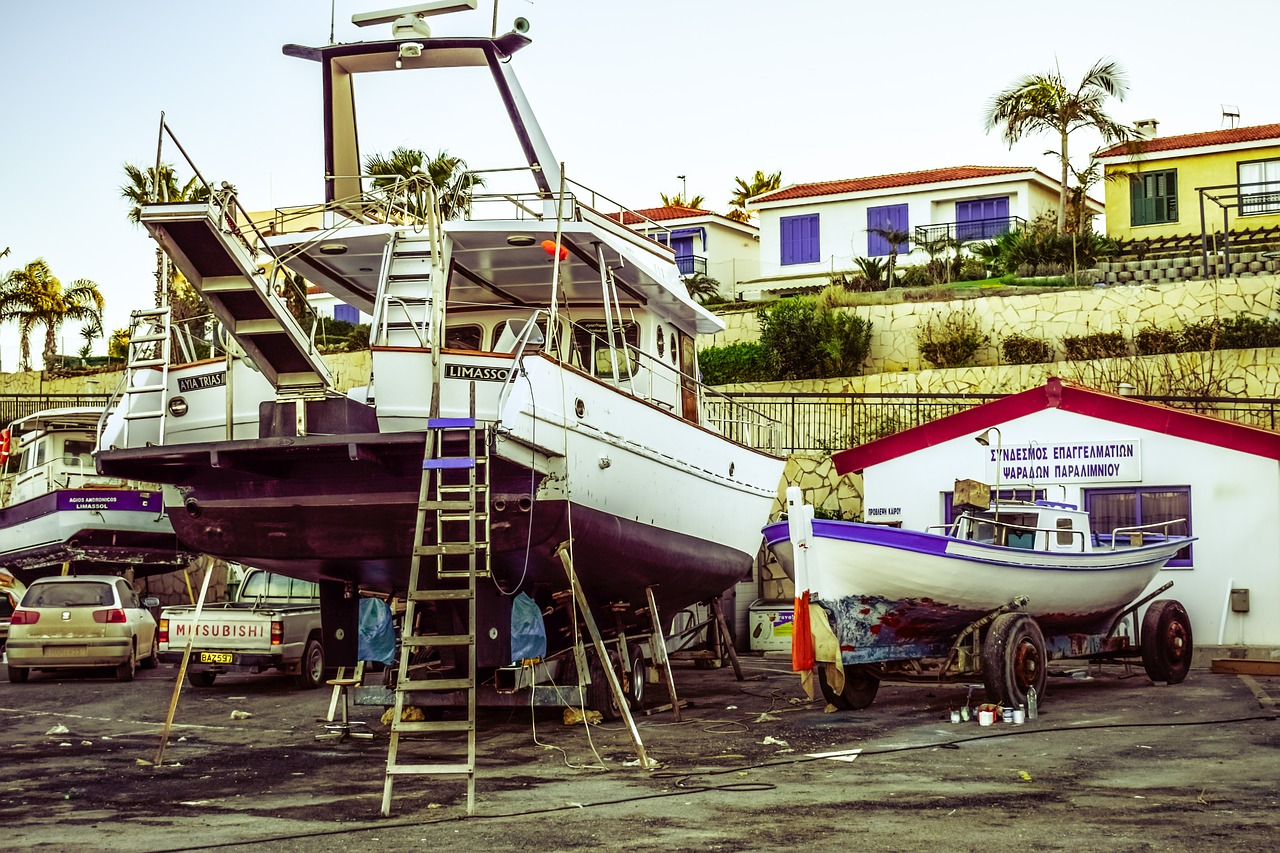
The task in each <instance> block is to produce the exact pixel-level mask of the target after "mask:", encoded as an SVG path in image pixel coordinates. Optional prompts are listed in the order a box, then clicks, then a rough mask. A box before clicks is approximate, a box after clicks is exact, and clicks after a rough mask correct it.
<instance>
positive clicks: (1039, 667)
mask: <svg viewBox="0 0 1280 853" xmlns="http://www.w3.org/2000/svg"><path fill="white" fill-rule="evenodd" d="M1048 661H1049V658H1048V655H1047V653H1046V652H1045V647H1044V634H1043V633H1042V632H1041V631H1040V626H1039V625H1038V624H1036V620H1034V619H1032V618H1031V617H1030V616H1028V615H1027V614H1025V613H1001V614H1000V615H999V616H997V617H996V620H995V621H994V622H992V623H991V627H990V628H988V629H987V636H986V638H985V639H983V641H982V683H983V686H985V687H986V689H987V699H988V700H990V701H992V702H996V703H999V704H1000V705H1002V706H1004V707H1005V708H1017V707H1018V706H1020V705H1021V706H1024V707H1025V706H1026V704H1027V693H1028V692H1029V691H1030V690H1031V689H1032V688H1035V691H1036V698H1037V700H1038V701H1042V700H1043V699H1044V687H1045V682H1046V681H1047V680H1048V677H1049V666H1048Z"/></svg>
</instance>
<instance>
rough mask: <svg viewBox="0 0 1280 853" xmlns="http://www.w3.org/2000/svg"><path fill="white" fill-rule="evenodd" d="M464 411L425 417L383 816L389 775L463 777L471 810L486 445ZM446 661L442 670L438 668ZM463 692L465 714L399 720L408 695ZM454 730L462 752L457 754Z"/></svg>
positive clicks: (484, 570) (485, 556)
mask: <svg viewBox="0 0 1280 853" xmlns="http://www.w3.org/2000/svg"><path fill="white" fill-rule="evenodd" d="M471 411H472V415H473V416H472V417H470V418H432V419H431V420H430V421H428V424H427V442H426V452H425V454H424V458H423V460H422V485H421V487H420V489H419V492H418V513H417V520H416V522H415V525H414V534H413V555H412V559H411V561H410V565H409V587H408V589H407V591H406V594H405V612H404V625H403V628H402V631H401V637H400V665H399V671H398V677H397V679H396V685H395V697H396V701H395V710H394V712H393V716H392V718H391V738H390V743H389V745H388V747H387V775H386V780H385V783H384V786H383V791H382V814H383V816H389V815H390V814H391V788H392V784H393V782H394V780H395V777H396V776H410V775H417V776H428V775H431V776H445V775H465V776H466V778H467V814H472V813H473V812H474V811H475V798H476V775H475V771H476V579H477V578H479V577H488V576H489V450H488V441H487V433H486V430H485V427H483V426H479V425H477V424H476V420H475V417H474V413H475V402H474V397H473V400H472V404H471ZM459 580H462V581H464V582H465V585H460V584H459ZM449 581H453V583H452V584H450V583H449ZM433 611H434V612H433ZM431 617H434V618H431ZM428 649H430V650H434V651H436V652H438V653H439V655H440V659H439V660H438V661H431V662H428V663H423V662H422V660H421V659H422V657H423V656H424V655H425V654H426V653H427V650H428ZM449 658H452V666H449V665H447V664H446V661H447V660H448V659H449ZM464 690H465V691H466V694H467V716H466V719H465V720H417V721H406V720H404V719H403V717H404V711H405V709H406V708H407V707H410V701H409V694H411V693H413V692H415V691H439V692H460V691H464ZM406 735H409V736H411V737H407V738H406V737H405V736H406ZM462 735H465V737H466V748H465V758H462V757H460V754H461V753H462V752H463V749H462V745H461V744H460V743H459V741H460V736H462ZM405 741H408V743H406V742H405ZM406 746H407V747H408V749H406V750H405V751H407V752H411V753H419V752H420V753H430V754H429V755H426V754H424V755H422V756H421V757H416V756H415V757H414V758H412V759H410V758H407V757H406V756H404V755H402V754H401V748H402V747H406ZM442 755H443V756H447V759H448V760H446V758H443V757H441V756H442Z"/></svg>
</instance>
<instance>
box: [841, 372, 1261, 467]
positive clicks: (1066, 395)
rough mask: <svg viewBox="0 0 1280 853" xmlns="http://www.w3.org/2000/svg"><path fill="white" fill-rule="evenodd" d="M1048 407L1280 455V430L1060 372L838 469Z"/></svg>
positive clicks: (907, 433)
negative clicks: (1067, 379) (1073, 380)
mask: <svg viewBox="0 0 1280 853" xmlns="http://www.w3.org/2000/svg"><path fill="white" fill-rule="evenodd" d="M1046 409H1061V410H1062V411H1064V412H1075V413H1076V414H1079V415H1087V416H1088V417H1092V418H1098V419H1100V420H1106V421H1112V422H1114V423H1119V424H1125V425H1127V426H1132V427H1138V428H1139V429H1145V430H1150V431H1152V432H1158V433H1163V434H1164V435H1171V436H1174V437H1177V438H1185V439H1189V440H1191V441H1198V442H1201V443H1202V444H1212V445H1214V446H1216V447H1226V448H1229V449H1231V450H1239V451H1240V452H1242V453H1252V454H1254V455H1255V456H1264V457H1266V458H1268V459H1280V432H1272V431H1271V430H1267V429H1261V428H1260V427H1254V426H1248V425H1247V424H1241V423H1236V422H1234V421H1226V420H1222V419H1221V418H1215V417H1210V416H1209V415H1201V414H1197V413H1195V412H1189V411H1186V410H1185V409H1171V408H1169V407H1168V406H1162V405H1159V404H1157V403H1147V402H1144V401H1142V400H1134V399H1131V398H1129V397H1121V396H1118V395H1116V394H1107V393H1105V392H1103V391H1095V390H1094V389H1092V388H1085V387H1083V386H1077V385H1067V384H1065V383H1064V382H1062V380H1060V379H1057V378H1056V377H1055V378H1052V379H1050V380H1049V381H1048V382H1047V383H1045V384H1044V386H1043V387H1040V388H1032V389H1030V390H1028V391H1023V392H1021V393H1020V394H1011V395H1009V396H1008V397H1002V398H1001V399H999V400H995V401H993V402H990V403H985V404H983V405H981V406H975V407H974V408H972V409H966V410H965V411H963V412H957V413H956V414H954V415H948V416H947V417H945V418H939V419H938V420H936V421H930V422H929V423H926V424H921V425H920V426H918V427H912V428H911V429H908V430H903V431H902V432H898V433H894V434H893V435H888V436H885V437H884V438H879V439H876V440H875V441H871V442H868V443H866V444H863V445H860V446H858V447H853V448H850V449H849V450H842V451H840V452H839V453H834V454H832V456H831V461H832V462H833V463H834V464H835V468H836V473H838V474H848V473H850V472H860V471H862V470H864V469H866V468H869V467H870V466H872V465H879V464H880V463H881V462H888V461H889V460H891V459H897V458H899V457H902V456H906V455H907V454H908V453H914V452H915V451H917V450H924V449H925V448H927V447H933V446H934V445H937V444H942V443H943V442H944V441H950V440H952V439H954V438H960V437H961V436H965V435H977V434H978V433H980V432H982V431H983V430H984V429H987V428H988V427H991V426H998V425H1000V424H1002V423H1005V422H1007V421H1011V420H1014V419H1015V418H1020V417H1022V416H1024V415H1029V414H1033V413H1035V412H1040V411H1044V410H1046Z"/></svg>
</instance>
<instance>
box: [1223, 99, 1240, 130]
mask: <svg viewBox="0 0 1280 853" xmlns="http://www.w3.org/2000/svg"><path fill="white" fill-rule="evenodd" d="M1221 106H1222V123H1223V124H1227V123H1230V126H1231V129H1232V130H1235V127H1236V124H1238V123H1239V121H1240V108H1239V107H1238V106H1236V105H1235V104H1222V105H1221Z"/></svg>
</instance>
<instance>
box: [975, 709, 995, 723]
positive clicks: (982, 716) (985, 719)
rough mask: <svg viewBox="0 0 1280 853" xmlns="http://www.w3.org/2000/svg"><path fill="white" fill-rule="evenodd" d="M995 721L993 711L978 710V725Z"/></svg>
mask: <svg viewBox="0 0 1280 853" xmlns="http://www.w3.org/2000/svg"><path fill="white" fill-rule="evenodd" d="M995 721H996V712H995V711H979V712H978V725H980V726H989V725H991V724H992V723H994V722H995Z"/></svg>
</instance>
